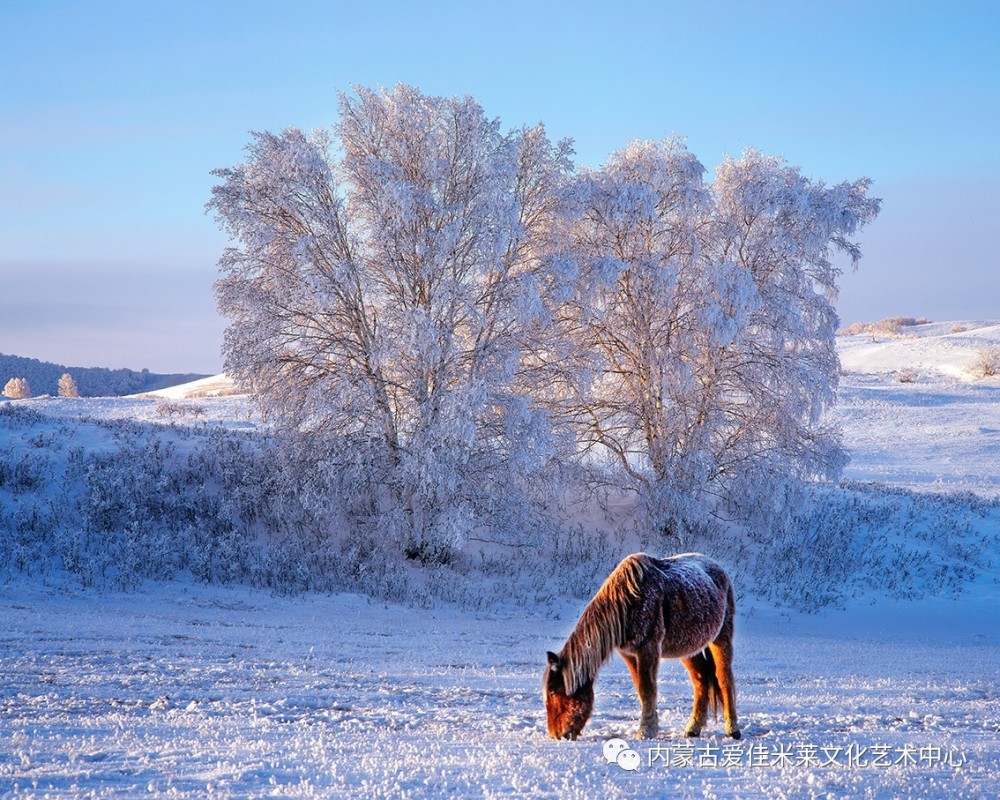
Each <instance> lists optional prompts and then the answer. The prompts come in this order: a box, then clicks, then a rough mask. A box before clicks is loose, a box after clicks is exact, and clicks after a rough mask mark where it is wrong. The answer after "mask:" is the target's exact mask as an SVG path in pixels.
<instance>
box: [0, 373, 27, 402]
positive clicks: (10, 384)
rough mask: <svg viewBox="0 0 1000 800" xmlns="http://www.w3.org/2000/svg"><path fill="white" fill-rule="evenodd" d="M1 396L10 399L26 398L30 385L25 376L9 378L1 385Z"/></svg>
mask: <svg viewBox="0 0 1000 800" xmlns="http://www.w3.org/2000/svg"><path fill="white" fill-rule="evenodd" d="M3 396H4V397H7V398H10V399H11V400H27V399H28V398H30V397H31V387H30V386H29V385H28V379H27V378H11V379H10V380H9V381H7V385H6V386H4V387H3Z"/></svg>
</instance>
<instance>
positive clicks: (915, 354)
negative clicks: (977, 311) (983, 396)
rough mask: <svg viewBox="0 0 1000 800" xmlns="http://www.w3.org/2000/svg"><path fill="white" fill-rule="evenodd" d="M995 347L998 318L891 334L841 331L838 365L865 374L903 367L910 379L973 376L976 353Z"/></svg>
mask: <svg viewBox="0 0 1000 800" xmlns="http://www.w3.org/2000/svg"><path fill="white" fill-rule="evenodd" d="M989 347H1000V322H997V321H992V322H990V321H987V322H983V321H978V322H935V323H928V324H924V325H913V326H909V327H904V328H902V329H901V333H900V334H899V335H897V336H891V337H886V336H877V337H876V341H873V340H872V336H871V335H869V334H866V333H862V334H855V335H853V336H841V337H839V340H838V351H839V353H840V362H841V366H842V368H843V370H844V371H845V372H846V373H848V374H851V373H861V374H865V375H872V374H874V375H895V376H896V377H897V379H898V377H899V376H900V375H901V374H904V373H907V372H909V373H910V374H911V375H912V377H913V379H920V378H923V379H924V380H939V379H953V380H958V381H963V382H973V381H975V380H977V377H976V376H975V374H974V373H973V370H972V365H973V363H974V362H975V360H976V356H977V354H978V353H980V352H981V351H982V350H984V349H986V348H989Z"/></svg>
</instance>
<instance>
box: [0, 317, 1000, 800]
mask: <svg viewBox="0 0 1000 800" xmlns="http://www.w3.org/2000/svg"><path fill="white" fill-rule="evenodd" d="M968 326H969V328H970V329H969V330H968V331H966V332H964V333H963V334H961V336H963V337H965V339H969V340H975V342H976V344H975V345H967V344H961V343H959V344H956V342H957V341H959V340H957V339H953V338H952V337H954V336H959V334H953V333H951V328H952V327H955V326H954V325H952V324H950V323H949V324H948V325H947V326H937V327H936V328H935V327H933V326H923V327H921V328H918V329H914V330H912V331H909V332H911V333H914V334H915V335H916V338H913V339H903V338H901V339H894V340H889V341H885V342H879V343H876V344H874V345H873V344H872V343H871V341H870V338H866V337H864V336H861V337H849V338H845V339H844V340H842V341H841V348H842V355H843V361H844V366H845V371H846V373H845V375H844V378H843V380H842V395H841V396H842V401H841V405H840V407H839V409H838V411H837V415H838V420H839V421H840V422H841V423H842V424H843V426H844V432H845V441H846V443H847V445H848V447H849V448H850V450H851V451H852V454H853V461H852V465H851V467H850V468H849V477H851V478H853V479H856V480H877V481H882V482H885V483H888V484H892V485H899V486H903V487H907V488H917V489H932V490H938V491H943V490H951V489H953V488H954V489H962V490H967V489H969V490H975V491H977V492H980V493H983V494H991V495H994V496H995V495H996V494H998V493H1000V469H998V468H997V466H996V464H997V461H998V459H997V456H998V455H1000V447H998V444H1000V439H998V436H1000V433H998V431H1000V380H998V379H996V378H993V379H985V380H978V381H977V380H973V379H972V378H971V376H969V375H968V374H967V373H964V372H963V363H964V362H963V360H971V356H970V354H969V351H975V350H977V349H979V348H980V347H985V346H988V345H990V344H994V345H995V344H998V343H1000V333H998V328H997V327H996V326H995V324H994V325H987V324H980V325H975V324H972V323H969V324H968ZM980 343H981V344H980ZM904 367H906V368H910V369H915V370H916V371H917V373H918V374H917V375H916V376H915V378H914V381H913V382H912V383H900V381H899V377H898V374H897V373H898V371H899V370H900V369H902V368H904ZM183 397H184V393H183V392H181V393H179V394H175V395H172V399H173V400H175V401H180V400H181V398H183ZM157 402H158V401H156V400H148V399H146V400H144V399H129V400H115V401H63V400H45V401H37V402H35V403H34V407H36V408H38V409H39V410H40V411H42V412H43V413H45V414H51V415H54V416H55V417H56V418H62V419H69V418H72V417H74V416H79V415H80V414H81V413H85V414H89V415H90V416H92V417H94V418H98V419H99V418H101V417H119V418H120V417H126V418H127V417H129V416H130V415H132V416H134V417H137V418H140V419H143V420H146V421H152V422H162V423H163V424H169V423H170V422H171V421H173V422H176V421H177V420H176V419H172V418H171V417H170V416H169V415H166V414H164V413H161V411H158V410H157ZM185 402H187V401H185ZM190 402H192V403H203V404H204V411H203V412H201V413H199V415H198V417H197V419H198V422H197V423H196V424H208V425H214V424H220V423H225V424H227V425H235V426H237V427H239V426H249V425H253V424H254V422H253V420H252V414H251V413H250V412H249V411H248V410H247V406H245V405H236V406H231V407H229V408H234V407H235V408H240V409H242V410H240V411H239V412H238V413H233V412H229V416H228V417H227V411H226V409H227V406H226V404H227V403H239V402H241V401H238V400H236V399H233V398H220V399H218V400H213V399H206V400H201V399H198V400H191V401H190ZM75 403H79V406H78V407H77V406H74V404H75ZM186 419H187V421H188V422H191V419H192V418H191V417H187V418H186ZM78 430H79V429H78ZM95 431H98V429H97V428H95ZM53 432H56V433H57V432H58V428H57V427H54V428H53ZM106 435H108V434H106V433H104V432H103V429H100V431H99V432H95V433H94V434H93V436H94V442H95V444H97V443H99V442H100V441H102V439H101V437H102V436H106ZM39 441H40V440H39ZM0 444H2V442H0ZM36 446H37V445H36ZM998 539H1000V531H998V532H996V533H995V534H994V535H993V540H992V543H993V548H994V551H996V549H997V540H998ZM998 581H1000V564H998V563H997V559H996V557H994V559H993V566H992V568H990V569H988V570H986V571H984V572H983V574H981V575H980V577H979V579H978V580H977V581H976V583H975V584H974V585H972V586H970V587H969V588H968V589H967V591H966V593H965V595H964V596H963V597H962V598H960V599H958V600H946V599H937V598H925V599H922V600H919V601H913V602H893V601H888V600H885V599H882V598H879V597H878V589H877V587H873V590H872V592H871V595H870V596H869V597H868V598H867V599H866V600H865V601H864V603H863V604H857V605H854V606H852V607H849V608H847V609H845V610H839V611H835V610H828V611H825V612H822V613H820V614H814V615H797V614H792V613H788V612H779V611H775V610H773V609H770V608H768V607H767V606H766V605H764V604H761V603H760V602H746V603H744V606H743V611H742V613H741V614H740V617H739V621H738V631H737V638H736V648H737V661H736V678H737V683H738V689H739V698H738V707H739V711H740V715H741V725H742V728H743V732H744V737H743V739H741V740H740V741H739V742H733V741H732V740H729V739H725V738H723V737H722V735H721V725H718V724H716V725H710V727H709V728H708V730H707V731H706V733H705V734H703V737H702V738H701V739H698V740H688V739H684V738H683V737H682V736H681V731H682V728H683V724H684V721H685V719H686V717H687V713H688V707H689V703H690V688H689V685H688V682H687V677H686V674H685V673H684V670H683V669H682V668H681V667H680V665H679V664H677V663H676V662H669V661H668V662H664V664H663V667H662V669H661V677H660V682H659V685H660V716H661V735H660V738H659V739H658V740H656V741H655V742H633V744H632V746H633V747H634V748H635V750H636V751H637V752H638V753H639V755H640V757H641V759H640V763H639V768H638V769H637V770H635V771H631V772H629V771H625V770H623V769H621V768H620V767H619V766H618V765H617V764H614V763H608V762H607V761H606V760H605V758H604V755H603V744H604V742H605V741H607V740H608V739H609V738H611V737H614V736H627V735H628V734H629V733H630V732H631V731H632V730H634V728H635V727H636V724H637V716H638V704H637V700H636V697H635V692H634V689H633V688H632V685H631V680H630V678H629V677H628V674H627V671H626V670H625V668H624V666H623V665H622V664H621V663H620V661H618V660H617V659H616V658H613V659H612V661H610V662H609V664H608V665H607V666H606V667H605V669H604V671H603V672H602V673H601V676H600V678H599V680H598V683H597V687H596V695H597V707H596V711H595V714H594V717H593V719H592V720H591V722H590V724H589V725H588V726H587V728H586V730H585V731H584V735H583V736H582V737H581V739H580V740H579V741H577V742H573V743H571V742H553V741H550V740H548V739H547V738H546V735H545V721H544V712H543V709H542V704H541V698H540V689H541V670H542V667H543V664H544V654H545V651H546V650H550V649H558V647H559V646H560V645H561V644H562V642H563V640H564V639H565V637H566V635H567V634H568V633H569V631H570V630H571V629H572V626H573V624H574V622H575V620H576V617H577V615H578V614H579V612H580V610H581V608H582V604H581V603H580V602H579V601H576V600H570V599H566V600H563V601H558V602H556V603H555V604H553V605H551V606H548V607H545V608H540V609H537V610H534V611H531V610H528V611H525V610H523V609H522V608H520V607H519V606H518V605H517V604H509V605H507V606H503V605H501V606H499V607H500V608H504V609H506V610H503V611H501V610H497V611H493V612H490V613H488V614H482V613H473V612H468V611H464V610H461V609H458V608H455V607H452V606H447V605H440V606H438V607H433V608H411V607H404V606H398V605H391V604H384V603H380V602H377V601H373V600H369V599H367V598H361V597H357V596H353V595H345V594H340V595H305V596H299V597H291V598H288V597H275V596H272V595H270V594H268V593H265V592H261V591H255V590H250V589H239V588H229V589H226V588H219V587H206V586H203V585H200V584H195V583H190V582H184V581H177V582H173V583H161V584H157V583H150V584H147V585H146V586H144V587H143V588H142V589H140V590H139V591H135V592H131V593H128V594H117V593H107V592H104V593H100V592H94V591H81V590H78V589H76V588H71V585H69V584H66V583H60V582H58V581H57V580H56V579H55V578H54V577H52V576H49V577H48V578H44V579H34V580H27V579H21V578H14V579H13V580H11V581H10V582H9V583H7V584H6V585H3V586H0V621H2V626H0V676H2V682H0V797H18V798H19V797H46V796H58V797H87V796H99V797H103V796H122V797H139V796H143V797H147V796H157V795H172V796H181V797H192V798H200V797H273V796H291V797H372V798H382V797H440V796H450V797H560V798H564V797H565V798H572V797H580V798H603V797H724V798H754V797H761V798H763V797H766V798H781V797H816V798H827V797H834V798H841V797H843V798H862V797H877V798H896V797H927V798H945V797H947V798H959V797H968V798H978V797H996V796H997V787H998V786H1000V703H998V700H1000V625H998V623H997V620H996V609H997V603H998V601H1000V582H998ZM595 589H596V586H595Z"/></svg>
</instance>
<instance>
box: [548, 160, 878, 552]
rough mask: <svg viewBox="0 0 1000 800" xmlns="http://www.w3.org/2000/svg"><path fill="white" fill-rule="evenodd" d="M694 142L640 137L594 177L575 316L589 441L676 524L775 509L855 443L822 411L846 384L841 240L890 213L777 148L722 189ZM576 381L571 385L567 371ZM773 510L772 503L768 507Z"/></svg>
mask: <svg viewBox="0 0 1000 800" xmlns="http://www.w3.org/2000/svg"><path fill="white" fill-rule="evenodd" d="M703 173H704V169H703V167H702V166H701V164H700V163H699V162H698V161H697V159H696V158H694V156H692V155H691V154H690V153H689V152H688V151H687V150H686V148H685V147H684V146H683V144H682V143H680V142H678V141H676V140H667V141H664V142H657V143H653V142H634V143H632V144H631V145H630V146H629V147H628V148H626V149H625V150H623V151H621V152H619V153H616V154H614V155H613V156H612V157H611V158H610V159H609V161H608V162H607V164H606V165H605V166H604V168H603V169H601V170H599V171H597V172H592V173H585V174H584V175H582V176H581V180H580V183H579V185H578V187H577V192H576V196H575V203H574V205H573V207H574V214H573V220H572V248H573V254H574V257H575V258H576V259H577V260H578V263H579V264H580V269H581V274H582V276H583V280H582V281H581V283H580V291H579V292H578V294H577V295H576V298H575V300H574V302H573V303H571V304H569V307H570V308H571V311H569V312H567V314H566V315H565V316H566V317H567V318H568V319H569V320H570V324H569V325H568V327H567V329H568V330H569V331H571V333H570V335H571V336H572V337H573V338H574V339H575V340H576V341H577V342H578V345H579V346H578V348H577V354H578V357H580V358H581V359H582V361H583V362H584V363H589V364H590V366H591V369H592V370H594V376H595V377H594V379H593V381H592V382H590V383H589V384H583V385H577V386H576V388H575V390H574V391H572V392H571V393H570V395H571V400H570V407H571V409H572V414H573V418H574V420H575V422H576V425H577V430H578V432H579V436H580V439H581V441H582V443H583V444H584V446H585V449H586V451H587V452H588V453H591V454H593V455H594V456H596V457H598V461H601V460H609V461H610V465H611V466H612V467H613V468H614V471H615V472H616V473H617V474H618V475H619V477H620V478H621V479H623V480H624V481H625V485H626V486H629V487H630V488H632V489H634V490H635V491H637V492H638V493H639V495H640V497H641V498H642V500H643V507H644V508H645V510H646V515H647V521H649V522H652V524H653V526H654V527H655V528H657V529H659V530H661V531H664V532H669V531H673V532H679V531H680V529H683V527H684V526H686V525H690V524H692V523H695V522H696V521H697V520H699V519H701V518H704V516H705V514H707V513H709V512H710V511H714V510H718V509H719V508H720V501H721V504H722V507H729V508H730V509H736V510H738V511H739V512H740V513H741V514H742V515H743V516H744V518H746V516H748V515H754V514H757V513H759V512H762V511H763V512H765V514H766V511H767V503H768V502H769V501H771V500H773V499H774V498H775V496H776V493H778V494H780V492H781V491H783V489H784V488H785V486H786V484H785V482H786V481H788V480H789V479H792V480H794V479H798V478H804V477H813V476H823V477H833V476H835V475H837V474H838V473H839V470H840V469H841V467H842V466H843V463H844V455H843V452H842V450H841V448H840V446H839V443H838V441H837V439H836V436H835V434H834V433H833V432H832V431H828V430H826V429H824V428H823V427H822V423H821V415H822V412H823V410H824V409H825V408H826V406H827V405H828V404H829V403H830V402H831V401H832V399H833V392H834V389H835V387H836V380H837V366H838V362H837V356H836V351H835V348H834V331H835V329H836V321H837V320H836V314H835V313H834V310H833V307H832V305H831V300H832V299H833V295H834V293H835V291H836V275H837V272H836V269H835V268H834V266H833V265H832V263H831V262H830V258H829V256H830V251H831V249H833V248H840V249H844V250H846V251H847V252H848V253H849V254H850V255H851V256H852V258H854V259H857V258H859V257H860V252H859V251H858V249H857V246H856V244H854V243H853V242H851V241H850V240H849V238H848V237H849V236H850V235H852V234H853V233H854V232H855V231H856V230H857V229H858V228H859V227H860V226H861V225H863V224H864V223H865V222H866V221H867V220H869V219H871V218H872V217H873V216H874V215H875V213H877V210H878V203H877V201H873V200H870V199H868V198H866V196H865V193H866V190H867V187H868V183H867V181H858V182H856V183H853V184H842V185H839V186H836V187H833V188H832V189H827V188H826V187H824V186H823V185H822V184H813V183H811V182H809V181H807V180H806V179H804V178H802V176H801V175H800V174H799V173H798V171H797V170H794V169H791V168H787V167H785V166H783V165H782V164H781V163H780V162H779V161H777V160H775V159H769V158H766V157H763V156H761V155H759V154H757V153H755V152H748V153H746V154H745V155H744V157H743V158H742V159H739V160H727V161H726V162H725V163H724V164H723V165H722V166H721V167H720V168H719V171H718V176H717V179H716V181H715V184H714V185H712V186H708V185H706V184H705V183H704V182H703V179H702V176H703ZM567 385H570V384H569V383H567ZM772 508H773V504H772Z"/></svg>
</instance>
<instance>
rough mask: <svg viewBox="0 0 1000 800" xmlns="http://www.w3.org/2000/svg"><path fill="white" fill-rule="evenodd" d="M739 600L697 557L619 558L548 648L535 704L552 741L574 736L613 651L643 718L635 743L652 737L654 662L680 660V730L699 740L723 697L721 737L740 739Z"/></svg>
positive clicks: (716, 570)
mask: <svg viewBox="0 0 1000 800" xmlns="http://www.w3.org/2000/svg"><path fill="white" fill-rule="evenodd" d="M735 613H736V599H735V596H734V594H733V586H732V583H730V581H729V577H728V576H727V575H726V573H725V571H724V570H723V569H722V567H721V566H720V565H719V564H718V563H716V562H715V561H713V560H712V559H710V558H708V557H707V556H703V555H701V554H700V553H685V554H683V555H677V556H673V557H672V558H665V559H659V558H654V557H653V556H650V555H647V554H645V553H633V554H632V555H630V556H626V557H625V558H624V559H623V560H622V561H621V563H620V564H619V565H618V566H617V567H615V569H614V570H613V571H612V572H611V574H610V575H609V576H608V577H607V579H606V580H605V581H604V583H603V584H602V585H601V588H600V589H599V590H598V591H597V594H596V595H594V598H593V599H592V600H591V601H590V603H588V604H587V607H586V608H585V609H584V610H583V613H582V614H581V615H580V619H579V621H578V622H577V623H576V627H575V628H574V629H573V632H572V633H571V634H570V636H569V638H568V639H567V640H566V644H565V645H564V646H563V648H562V650H561V651H560V652H559V653H558V654H556V653H553V652H551V651H550V652H548V653H547V654H546V655H547V657H548V664H547V665H546V667H545V673H544V676H543V678H542V698H543V700H544V701H545V711H546V718H547V720H546V721H547V726H548V733H549V736H550V737H552V738H553V739H570V740H575V739H576V738H577V737H578V736H579V735H580V732H581V731H582V730H583V727H584V726H585V725H586V724H587V721H588V720H589V719H590V714H591V712H592V711H593V709H594V679H595V678H596V677H597V672H598V670H599V669H600V668H601V666H602V665H603V664H604V662H605V661H607V659H608V657H609V656H610V655H611V651H612V650H617V651H618V653H619V654H620V655H621V657H622V658H623V659H624V661H625V664H626V665H627V666H628V669H629V672H631V673H632V680H633V682H634V683H635V688H636V691H637V692H638V694H639V702H640V704H641V707H642V716H641V719H640V723H639V730H638V731H637V733H636V737H637V738H639V739H652V738H654V737H656V735H657V734H658V733H659V719H658V717H657V713H656V677H657V673H658V671H659V665H660V659H661V658H679V659H680V660H681V663H682V664H684V666H685V667H686V668H687V671H688V674H689V675H690V676H691V684H692V686H693V687H694V707H693V708H692V710H691V718H690V720H688V723H687V726H686V727H685V729H684V734H685V735H686V736H699V735H700V734H701V731H702V728H703V727H704V725H705V720H706V717H707V715H708V706H709V704H710V703H711V705H712V708H713V710H714V711H715V713H716V718H718V706H719V701H720V699H721V702H722V710H723V722H724V725H725V732H726V735H727V736H731V737H733V738H734V739H739V738H740V729H739V726H738V724H737V719H736V683H735V681H734V680H733V669H732V662H733V617H734V615H735Z"/></svg>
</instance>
